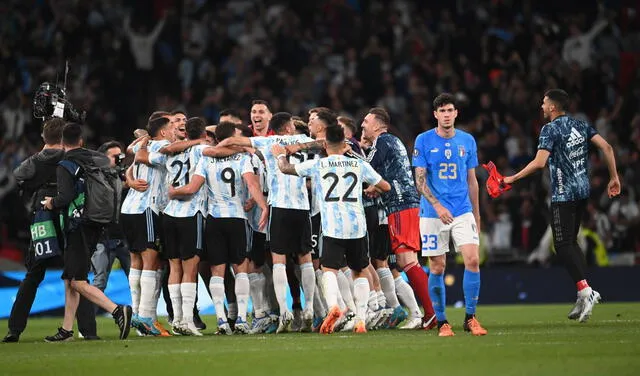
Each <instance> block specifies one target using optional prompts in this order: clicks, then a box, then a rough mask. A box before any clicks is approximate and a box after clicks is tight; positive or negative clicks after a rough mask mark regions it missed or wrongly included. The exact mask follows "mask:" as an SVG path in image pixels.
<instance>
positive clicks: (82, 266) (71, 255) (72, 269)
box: [62, 222, 104, 281]
mask: <svg viewBox="0 0 640 376" xmlns="http://www.w3.org/2000/svg"><path fill="white" fill-rule="evenodd" d="M103 230H104V227H103V226H102V225H101V224H98V223H94V222H86V223H82V224H81V225H80V227H78V228H77V229H75V230H73V231H69V232H68V233H67V234H66V236H67V237H66V246H65V249H64V253H63V256H62V257H63V260H64V267H63V271H62V279H66V280H75V281H87V280H88V277H87V275H88V274H89V269H90V268H91V255H93V252H95V250H96V245H97V244H98V240H99V239H100V236H101V235H102V232H103Z"/></svg>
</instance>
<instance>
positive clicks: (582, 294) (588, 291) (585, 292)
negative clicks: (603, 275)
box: [578, 287, 593, 298]
mask: <svg viewBox="0 0 640 376" xmlns="http://www.w3.org/2000/svg"><path fill="white" fill-rule="evenodd" d="M591 291H593V289H592V288H591V287H587V288H584V289H582V290H580V291H578V296H579V297H581V298H587V297H589V295H591Z"/></svg>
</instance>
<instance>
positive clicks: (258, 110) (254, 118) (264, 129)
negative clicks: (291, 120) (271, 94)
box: [251, 99, 276, 137]
mask: <svg viewBox="0 0 640 376" xmlns="http://www.w3.org/2000/svg"><path fill="white" fill-rule="evenodd" d="M272 116H273V114H272V113H271V109H270V108H269V103H267V101H264V100H262V99H256V100H254V101H253V102H251V129H252V130H253V135H254V136H262V137H266V136H272V135H274V134H276V133H275V131H274V130H273V129H272V128H270V127H269V122H270V121H271V117H272Z"/></svg>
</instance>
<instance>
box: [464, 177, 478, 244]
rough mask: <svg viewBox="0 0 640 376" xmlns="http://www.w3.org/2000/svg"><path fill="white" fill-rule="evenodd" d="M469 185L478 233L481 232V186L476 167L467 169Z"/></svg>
mask: <svg viewBox="0 0 640 376" xmlns="http://www.w3.org/2000/svg"><path fill="white" fill-rule="evenodd" d="M467 185H469V200H471V210H472V212H473V217H474V218H475V219H476V226H477V227H478V233H480V199H479V198H478V197H479V196H478V193H479V191H480V188H479V186H478V178H477V177H476V169H475V168H470V169H468V170H467Z"/></svg>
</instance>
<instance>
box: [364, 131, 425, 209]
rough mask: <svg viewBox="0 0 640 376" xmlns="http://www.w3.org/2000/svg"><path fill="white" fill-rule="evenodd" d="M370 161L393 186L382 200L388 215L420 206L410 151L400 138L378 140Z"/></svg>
mask: <svg viewBox="0 0 640 376" xmlns="http://www.w3.org/2000/svg"><path fill="white" fill-rule="evenodd" d="M367 161H368V162H369V163H371V167H373V168H374V169H375V170H376V171H377V172H378V173H379V174H380V175H381V176H382V178H383V179H384V180H386V181H388V182H389V184H391V190H390V191H389V192H385V193H383V194H382V196H381V197H382V201H383V203H384V206H385V210H386V212H387V215H390V214H392V213H396V212H399V211H402V210H405V209H410V208H417V207H418V206H419V205H420V196H419V194H418V191H417V189H416V184H415V182H414V181H413V174H412V172H411V163H410V162H409V156H408V155H407V149H406V148H405V147H404V144H403V143H402V141H400V139H399V138H398V137H396V136H394V135H392V134H390V133H383V134H381V135H380V136H378V138H376V140H375V141H374V142H373V145H372V146H371V149H370V150H369V154H368V155H367Z"/></svg>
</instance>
